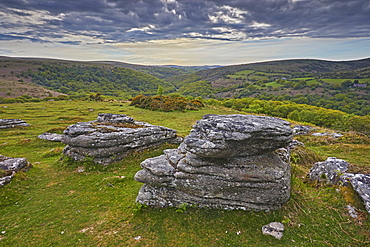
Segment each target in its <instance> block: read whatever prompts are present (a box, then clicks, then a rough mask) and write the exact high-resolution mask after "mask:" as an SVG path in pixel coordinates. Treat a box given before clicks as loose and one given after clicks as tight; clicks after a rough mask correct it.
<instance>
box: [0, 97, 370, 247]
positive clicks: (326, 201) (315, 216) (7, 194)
mask: <svg viewBox="0 0 370 247" xmlns="http://www.w3.org/2000/svg"><path fill="white" fill-rule="evenodd" d="M98 113H117V114H118V113H121V114H127V115H129V116H131V117H133V118H134V119H135V120H138V121H145V122H148V123H151V124H158V125H163V126H166V127H169V128H174V129H176V130H178V132H179V134H180V135H183V136H185V135H187V134H188V133H189V131H190V129H191V126H192V125H193V124H195V122H196V121H197V120H199V119H200V118H201V116H202V115H204V114H233V113H237V112H236V111H232V110H230V109H224V108H210V107H205V108H204V109H201V110H199V111H188V112H184V113H183V112H152V111H148V110H145V109H139V108H135V107H130V106H128V103H108V102H87V101H81V102H74V101H55V102H40V103H24V104H9V105H8V108H2V110H1V112H0V118H20V119H23V120H25V121H27V122H28V123H30V124H31V127H27V128H17V129H6V130H0V154H2V155H5V156H9V157H25V158H27V159H28V160H29V161H30V162H32V163H33V167H32V168H31V170H30V171H28V172H27V173H22V174H21V173H20V174H18V175H17V176H16V178H15V179H14V180H13V181H12V182H11V183H10V184H7V185H5V186H4V187H2V188H0V215H1V218H0V246H366V245H369V244H370V237H369V236H370V219H369V216H368V215H367V214H365V213H364V211H363V209H361V211H360V215H361V218H360V219H359V220H353V219H351V218H350V217H349V216H348V213H347V212H346V209H345V206H346V200H345V199H346V198H345V196H344V195H343V194H342V193H340V192H337V190H336V187H334V186H320V187H316V186H314V185H312V184H311V183H307V181H306V175H307V172H308V170H309V168H310V165H307V164H303V163H302V164H301V163H297V164H292V194H291V199H290V201H289V202H288V203H286V204H285V205H284V206H283V207H282V209H280V210H277V211H273V212H254V211H239V210H237V211H223V210H211V209H198V208H186V210H185V211H184V212H176V211H179V210H177V209H176V208H168V209H154V208H148V207H140V206H138V205H136V204H135V198H136V195H137V193H138V190H139V189H140V187H141V186H142V184H141V183H138V182H136V181H135V180H134V179H133V176H134V174H135V173H136V172H137V171H138V170H140V166H139V165H140V163H141V162H142V161H143V160H145V159H147V158H149V157H155V156H158V155H160V154H162V152H163V150H164V149H167V148H175V146H174V145H169V144H166V145H163V146H161V147H158V148H152V149H149V150H147V151H145V152H141V153H134V154H132V155H130V156H129V157H127V158H126V159H124V160H122V161H120V162H117V163H114V164H112V165H109V166H107V167H104V166H100V165H94V164H91V163H89V162H88V161H85V162H71V161H70V160H69V159H63V160H60V158H61V157H62V154H61V153H62V149H63V148H64V144H61V143H55V142H48V141H45V140H40V139H38V138H37V136H38V135H39V134H41V133H43V132H46V131H49V130H56V131H60V130H61V129H63V128H64V127H66V126H68V125H70V124H73V123H75V122H76V121H89V120H94V119H96V117H97V114H98ZM302 138H303V141H305V142H306V143H307V144H306V147H307V148H309V149H311V150H316V151H317V152H318V153H319V154H320V155H321V156H322V157H323V158H325V159H326V157H327V156H340V157H343V158H348V159H349V161H350V162H354V163H356V164H358V165H362V166H363V167H365V168H366V167H369V166H370V165H369V163H368V159H366V157H368V153H369V143H368V141H367V139H366V138H365V139H364V137H360V136H357V135H355V134H353V133H352V134H345V139H344V141H343V142H341V141H340V139H338V141H336V142H330V140H329V141H328V140H327V141H325V140H322V139H311V137H302ZM330 145H331V146H333V145H336V146H335V147H337V146H338V148H333V149H330V148H329V147H330ZM340 145H342V146H343V147H348V148H346V149H345V150H350V149H349V147H352V148H353V150H352V151H356V153H355V155H351V154H350V153H351V152H350V151H348V155H347V156H344V155H342V154H343V153H346V152H342V149H341V148H339V147H340ZM358 145H361V147H363V148H359V147H360V146H358ZM360 157H363V158H360ZM366 162H367V163H366ZM82 168H83V171H82ZM272 221H280V222H284V223H285V228H286V230H285V231H284V237H283V238H282V239H281V240H276V239H274V238H273V237H271V236H265V235H262V233H261V227H262V226H263V225H265V224H267V223H269V222H272ZM2 232H5V233H2ZM238 233H239V234H238ZM135 238H136V239H135Z"/></svg>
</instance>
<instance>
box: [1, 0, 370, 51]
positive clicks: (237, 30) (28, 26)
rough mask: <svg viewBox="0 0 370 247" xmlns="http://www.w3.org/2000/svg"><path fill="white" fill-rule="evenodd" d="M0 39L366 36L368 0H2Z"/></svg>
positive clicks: (64, 40) (368, 30) (65, 40)
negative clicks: (0, 30)
mask: <svg viewBox="0 0 370 247" xmlns="http://www.w3.org/2000/svg"><path fill="white" fill-rule="evenodd" d="M0 18H1V19H2V23H1V27H2V29H3V31H2V33H3V34H2V35H0V39H6V40H8V39H29V40H33V41H44V42H49V41H52V40H53V39H54V42H61V43H67V44H80V43H81V42H94V40H95V42H96V43H100V42H125V41H146V40H153V39H173V38H181V37H187V38H205V39H222V40H245V39H254V38H259V39H263V38H280V37H295V36H305V37H313V38H317V37H328V38H346V37H369V36H370V25H369V23H370V2H369V1H368V0H347V1H342V0H230V1H221V0H207V1H199V0H176V1H175V0H135V1H133V0H78V1H77V0H63V1H60V0H33V1H24V0H2V1H1V2H0Z"/></svg>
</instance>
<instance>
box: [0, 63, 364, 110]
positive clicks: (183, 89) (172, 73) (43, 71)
mask: <svg viewBox="0 0 370 247" xmlns="http://www.w3.org/2000/svg"><path fill="white" fill-rule="evenodd" d="M25 85H26V86H25ZM40 86H42V87H40ZM159 87H161V91H163V92H164V94H169V93H173V92H176V93H179V94H182V95H185V96H192V97H203V98H216V99H222V98H246V97H254V98H258V99H263V100H278V101H285V100H290V101H293V102H296V103H303V104H310V105H314V106H320V107H325V108H329V109H334V110H341V111H344V112H347V113H353V114H357V115H368V114H370V58H367V59H360V60H353V61H326V60H315V59H291V60H280V61H269V62H260V63H250V64H239V65H231V66H223V67H221V66H217V65H215V66H177V65H165V66H145V65H137V64H129V63H122V62H115V61H91V62H77V61H66V60H57V59H43V58H10V57H0V97H16V96H20V95H30V96H32V97H38V98H42V97H47V96H57V95H58V94H68V95H75V96H79V95H86V94H88V93H102V94H105V95H111V96H118V97H121V98H124V99H128V98H130V97H133V96H136V95H139V94H145V95H154V94H156V93H157V90H158V88H159ZM162 89H163V90H162ZM36 91H37V92H38V93H35V92H36Z"/></svg>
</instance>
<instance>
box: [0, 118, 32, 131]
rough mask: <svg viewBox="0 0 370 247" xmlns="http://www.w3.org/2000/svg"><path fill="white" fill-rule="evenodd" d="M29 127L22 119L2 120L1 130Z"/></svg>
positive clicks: (0, 121) (0, 123) (0, 122)
mask: <svg viewBox="0 0 370 247" xmlns="http://www.w3.org/2000/svg"><path fill="white" fill-rule="evenodd" d="M28 126H30V125H29V124H28V123H26V122H25V121H23V120H21V119H0V129H7V128H15V127H28Z"/></svg>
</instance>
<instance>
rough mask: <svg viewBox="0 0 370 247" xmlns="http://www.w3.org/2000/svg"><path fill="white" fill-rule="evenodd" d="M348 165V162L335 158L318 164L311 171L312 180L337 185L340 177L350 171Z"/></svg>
mask: <svg viewBox="0 0 370 247" xmlns="http://www.w3.org/2000/svg"><path fill="white" fill-rule="evenodd" d="M348 164H349V163H348V162H347V161H345V160H342V159H337V158H335V157H329V158H327V159H326V160H325V161H323V162H316V163H315V164H314V165H313V167H312V168H311V170H310V174H309V176H310V180H311V181H318V182H322V181H326V182H327V183H330V184H337V183H338V182H339V178H340V176H341V175H342V174H343V173H345V172H346V171H347V170H348Z"/></svg>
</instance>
